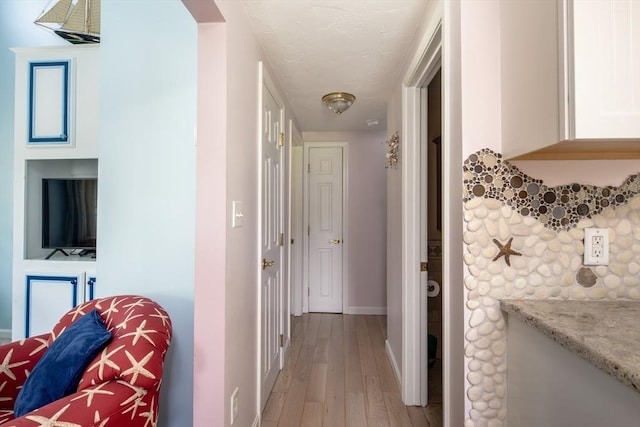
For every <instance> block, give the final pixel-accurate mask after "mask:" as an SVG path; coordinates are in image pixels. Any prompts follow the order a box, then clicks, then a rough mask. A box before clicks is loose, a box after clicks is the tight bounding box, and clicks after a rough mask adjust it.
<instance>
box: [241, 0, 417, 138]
mask: <svg viewBox="0 0 640 427" xmlns="http://www.w3.org/2000/svg"><path fill="white" fill-rule="evenodd" d="M241 1H242V3H243V6H244V10H245V13H246V15H247V17H248V19H249V22H250V24H251V26H252V29H253V32H254V33H255V34H256V36H257V39H258V41H259V43H260V44H261V46H262V49H263V51H264V53H265V55H266V57H267V59H268V62H269V63H270V65H271V66H272V69H273V73H272V74H275V79H277V80H278V82H279V83H280V85H281V89H282V91H283V92H284V95H285V96H286V98H287V99H288V100H289V102H290V105H291V107H292V109H293V111H294V114H295V116H296V118H297V119H298V124H299V125H300V130H301V131H336V130H364V129H372V128H371V127H369V126H368V125H367V120H369V119H374V120H378V121H379V125H378V127H377V128H376V127H374V128H373V129H385V128H386V100H387V99H388V96H389V94H390V93H391V89H392V84H393V83H396V82H397V81H398V79H399V78H400V77H401V74H400V73H401V72H402V71H403V70H402V69H401V67H402V65H404V64H405V61H406V59H407V49H408V47H409V45H410V44H411V42H412V41H413V39H414V37H416V32H417V29H418V27H419V26H420V25H421V21H422V19H423V18H424V14H425V9H426V6H427V4H428V1H429V0H241ZM334 91H344V92H350V93H352V94H354V95H355V96H356V98H357V99H356V102H355V103H354V104H353V106H351V108H350V109H349V110H347V111H346V112H344V113H343V114H342V115H341V116H337V115H335V114H334V113H333V112H331V111H329V110H328V109H327V108H326V107H325V106H324V105H323V104H322V103H321V101H320V99H321V98H322V96H323V95H325V94H326V93H329V92H334Z"/></svg>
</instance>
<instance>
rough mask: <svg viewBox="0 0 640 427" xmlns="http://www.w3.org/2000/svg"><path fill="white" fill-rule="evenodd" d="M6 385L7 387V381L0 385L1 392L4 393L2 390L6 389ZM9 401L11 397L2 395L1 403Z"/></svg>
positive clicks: (0, 396)
mask: <svg viewBox="0 0 640 427" xmlns="http://www.w3.org/2000/svg"><path fill="white" fill-rule="evenodd" d="M6 385H7V382H6V381H5V382H3V383H2V385H0V392H2V389H4V386H6ZM9 400H11V398H10V397H2V395H0V402H6V401H9Z"/></svg>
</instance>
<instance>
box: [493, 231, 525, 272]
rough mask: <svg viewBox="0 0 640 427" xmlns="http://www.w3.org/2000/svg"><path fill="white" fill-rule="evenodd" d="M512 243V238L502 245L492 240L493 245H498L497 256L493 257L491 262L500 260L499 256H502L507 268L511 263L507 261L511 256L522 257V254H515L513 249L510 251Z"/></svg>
mask: <svg viewBox="0 0 640 427" xmlns="http://www.w3.org/2000/svg"><path fill="white" fill-rule="evenodd" d="M512 241H513V237H512V238H510V239H509V241H508V242H507V243H505V244H504V245H503V244H502V243H500V242H498V241H497V240H496V239H493V243H495V244H496V245H498V254H497V255H496V256H494V257H493V261H496V260H497V259H498V258H500V257H501V256H503V255H504V260H505V262H506V263H507V265H508V266H509V267H511V261H510V260H509V257H510V256H511V255H513V256H522V254H521V253H520V252H516V251H514V250H513V249H511V242H512Z"/></svg>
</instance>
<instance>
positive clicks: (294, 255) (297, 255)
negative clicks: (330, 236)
mask: <svg viewBox="0 0 640 427" xmlns="http://www.w3.org/2000/svg"><path fill="white" fill-rule="evenodd" d="M290 127H291V143H292V146H291V148H290V152H289V187H290V189H291V192H290V194H289V202H290V212H291V214H290V216H289V237H290V239H289V243H288V244H289V269H290V272H291V273H290V278H289V286H290V292H291V298H290V302H289V303H290V308H291V314H293V315H294V316H301V315H302V290H303V287H302V280H292V279H291V277H292V275H293V272H295V277H294V278H295V279H298V278H299V277H300V276H299V274H300V275H302V269H303V262H302V260H303V254H302V245H303V242H304V238H303V234H302V229H303V227H302V224H301V223H302V221H303V214H302V193H303V190H302V189H303V185H302V184H297V183H296V184H294V179H295V180H297V179H298V177H302V178H303V179H304V176H303V174H304V170H303V167H302V163H303V160H304V159H303V156H304V147H303V142H302V135H301V134H300V132H299V131H298V128H297V127H296V125H295V123H294V122H293V121H292V120H290ZM298 150H300V151H298ZM298 153H299V154H298ZM294 154H295V155H294ZM298 155H300V157H298ZM294 161H299V164H296V163H294ZM294 172H295V177H294ZM301 175H302V176H301ZM303 179H302V180H300V183H302V181H303ZM294 218H295V220H294ZM294 221H295V229H294ZM293 238H295V239H296V240H297V243H294V244H293V245H292V244H291V239H293ZM294 261H295V265H294Z"/></svg>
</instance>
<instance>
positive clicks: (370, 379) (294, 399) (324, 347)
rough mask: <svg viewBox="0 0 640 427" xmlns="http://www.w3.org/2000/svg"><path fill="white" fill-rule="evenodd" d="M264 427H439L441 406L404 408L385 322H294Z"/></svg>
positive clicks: (311, 317) (322, 317)
mask: <svg viewBox="0 0 640 427" xmlns="http://www.w3.org/2000/svg"><path fill="white" fill-rule="evenodd" d="M291 328H292V331H293V332H292V334H291V335H292V337H291V347H290V349H289V353H288V357H287V360H286V362H285V366H284V368H283V369H282V371H280V374H279V375H278V378H277V380H276V383H275V386H274V387H273V390H272V392H271V395H270V396H269V399H268V400H267V404H266V406H265V409H264V412H263V413H262V424H261V425H262V426H263V427H276V426H278V427H301V426H309V427H311V426H314V427H315V426H317V427H342V426H345V427H346V426H358V427H367V426H371V427H373V426H376V427H378V426H380V427H382V426H407V427H412V426H413V427H418V426H420V427H441V426H442V416H441V413H442V405H441V404H435V405H429V407H427V408H420V407H415V406H404V405H403V403H402V401H401V399H400V392H399V389H398V384H397V382H396V379H395V376H394V374H393V371H392V368H391V365H390V363H389V361H388V359H387V354H386V351H385V347H384V342H385V338H386V316H353V315H342V314H321V313H311V314H305V315H303V316H301V317H294V318H292V324H291Z"/></svg>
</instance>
